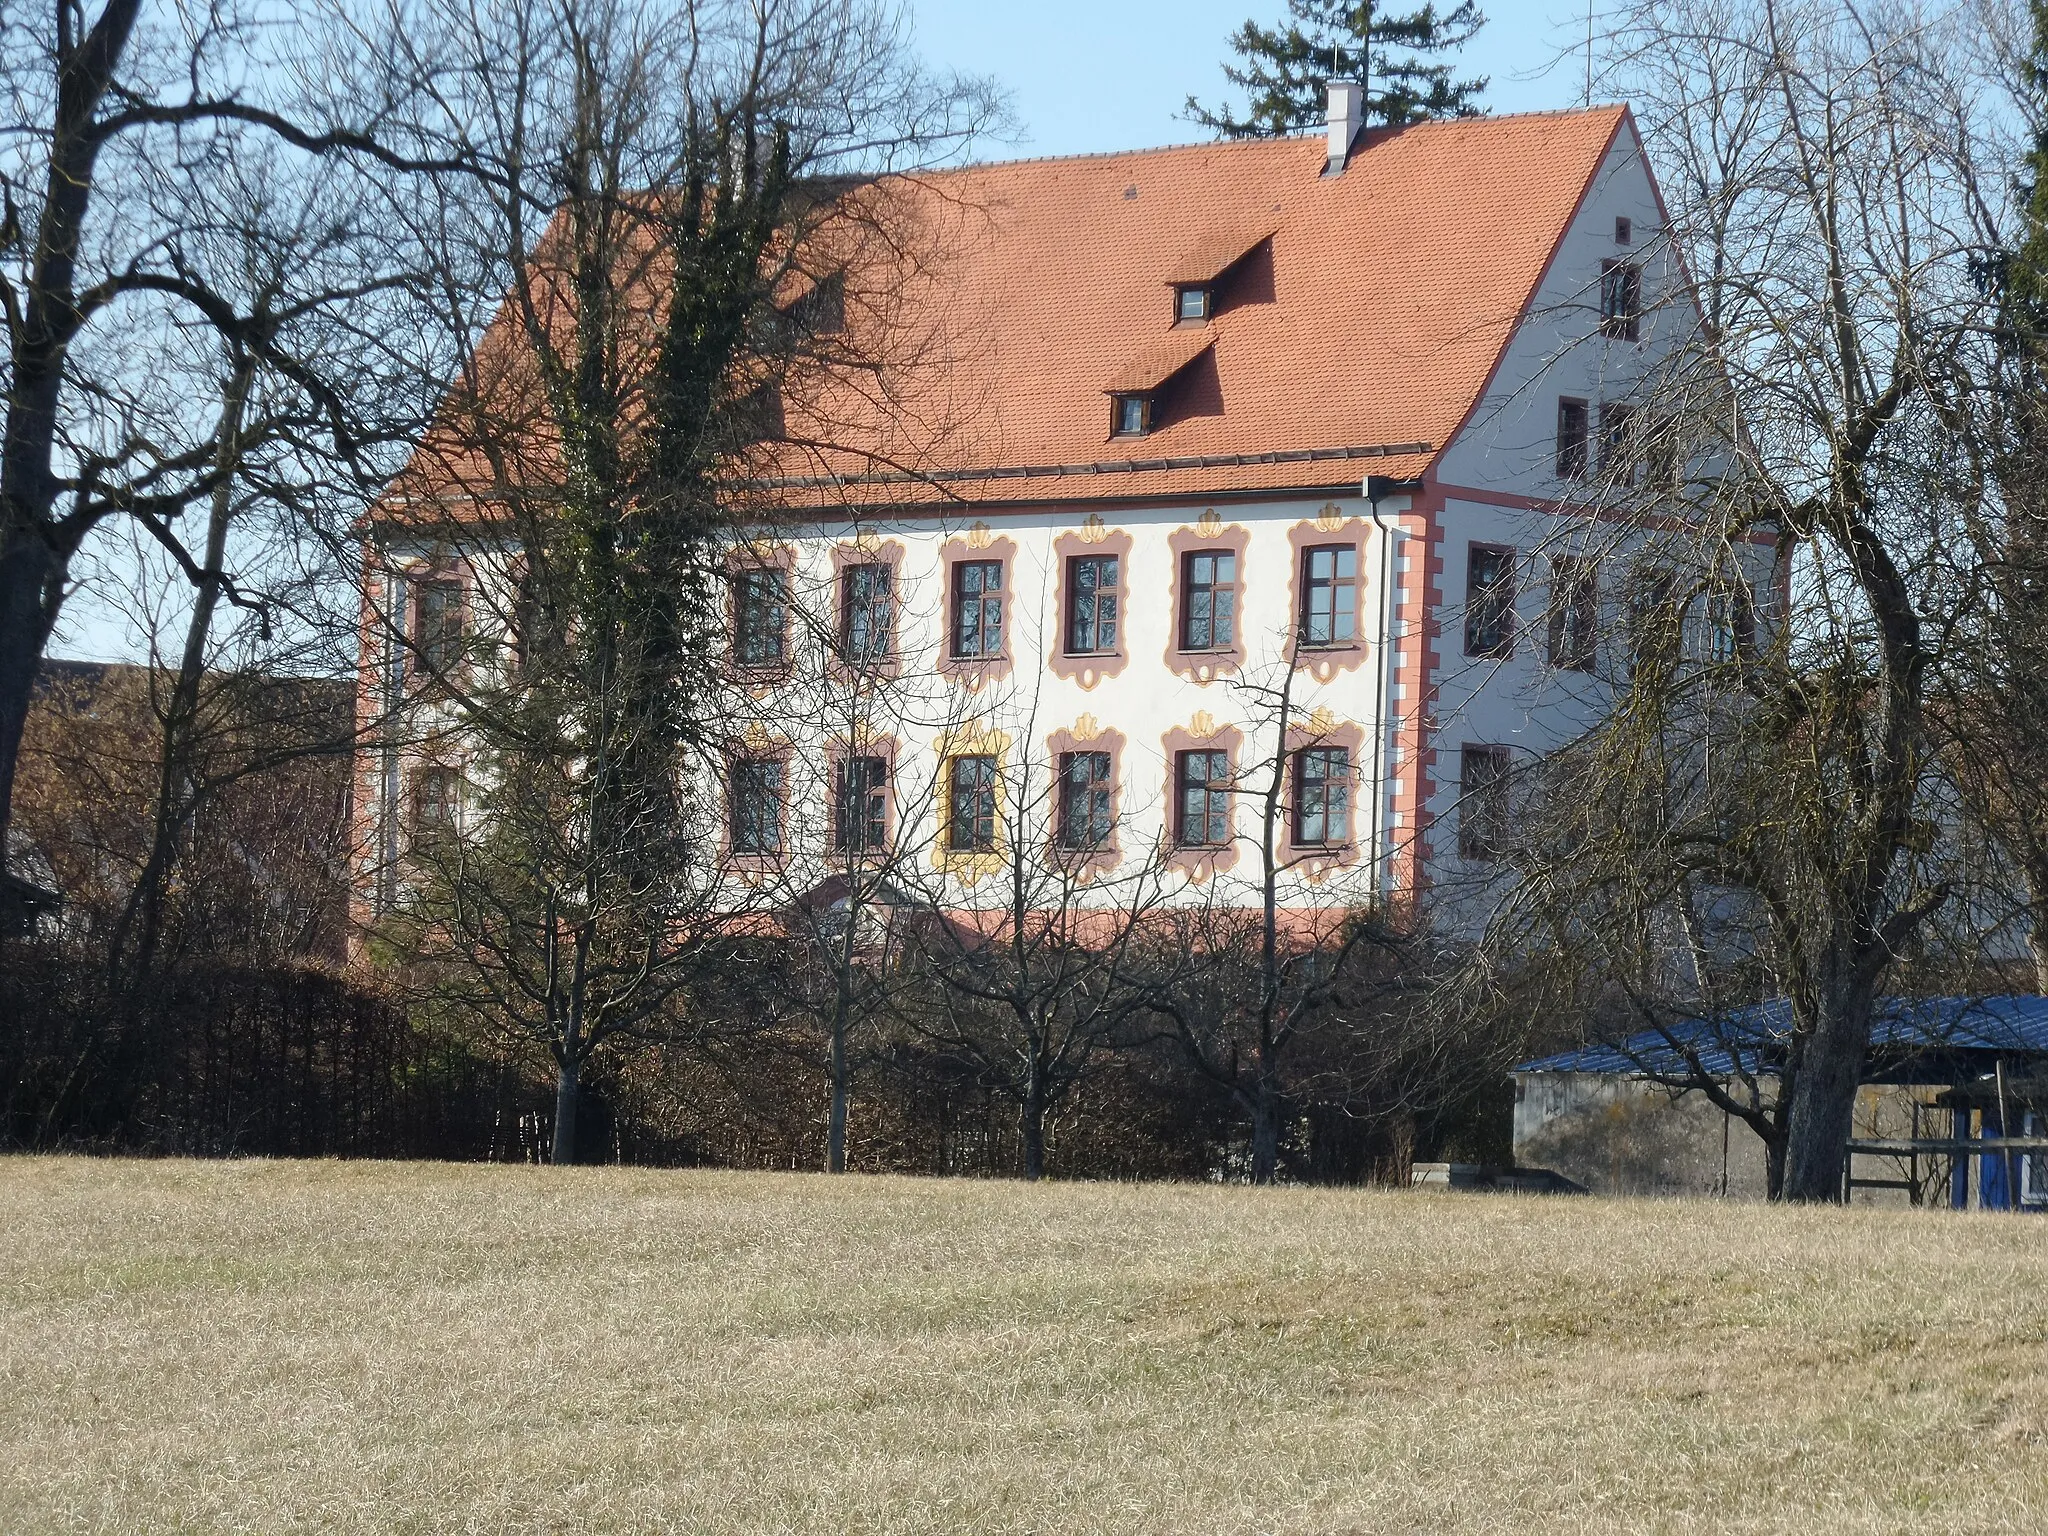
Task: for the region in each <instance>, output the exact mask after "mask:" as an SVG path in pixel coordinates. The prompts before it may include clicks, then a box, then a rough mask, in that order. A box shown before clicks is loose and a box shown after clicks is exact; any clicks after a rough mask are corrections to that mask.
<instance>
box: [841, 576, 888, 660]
mask: <svg viewBox="0 0 2048 1536" xmlns="http://www.w3.org/2000/svg"><path fill="white" fill-rule="evenodd" d="M839 649H840V652H841V653H842V654H843V655H844V656H845V657H846V658H847V660H849V661H873V660H875V659H876V658H877V657H881V656H887V655H889V654H891V653H892V652H893V651H894V650H895V649H896V571H895V568H894V567H892V566H888V565H881V564H873V565H849V566H848V567H846V569H845V570H843V571H841V572H840V573H839Z"/></svg>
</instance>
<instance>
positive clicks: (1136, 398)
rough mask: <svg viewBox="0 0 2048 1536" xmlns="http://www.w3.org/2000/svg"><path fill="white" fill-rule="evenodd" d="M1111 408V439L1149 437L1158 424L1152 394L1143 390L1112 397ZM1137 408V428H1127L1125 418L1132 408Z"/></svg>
mask: <svg viewBox="0 0 2048 1536" xmlns="http://www.w3.org/2000/svg"><path fill="white" fill-rule="evenodd" d="M1109 398H1110V407H1109V435H1110V436H1111V437H1125V438H1129V437H1148V436H1150V435H1151V433H1152V430H1153V428H1154V426H1155V425H1156V422H1155V420H1154V416H1155V405H1154V401H1153V397H1152V396H1151V394H1149V393H1147V392H1145V391H1141V390H1130V391H1127V392H1125V393H1123V394H1118V395H1111V396H1110V397H1109ZM1133 406H1135V407H1137V413H1138V421H1137V425H1136V426H1126V425H1125V424H1124V422H1125V418H1126V416H1127V414H1128V412H1129V411H1130V409H1131V407H1133Z"/></svg>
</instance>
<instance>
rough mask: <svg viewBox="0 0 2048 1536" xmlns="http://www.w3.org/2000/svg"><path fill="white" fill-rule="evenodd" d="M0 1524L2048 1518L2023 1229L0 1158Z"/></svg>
mask: <svg viewBox="0 0 2048 1536" xmlns="http://www.w3.org/2000/svg"><path fill="white" fill-rule="evenodd" d="M0 1223H4V1228H0V1230H4V1231H5V1233H6V1241H5V1244H4V1249H0V1306H4V1310H5V1332H4V1334H0V1531H6V1532H10V1533H12V1532H41V1531H119V1532H124V1533H125V1532H146V1531H170V1530H180V1531H183V1530H192V1531H208V1532H222V1531H260V1532H265V1533H270V1532H286V1531H364V1532H368V1531H377V1532H392V1531H402V1532H412V1531H418V1532H427V1531H432V1532H437V1533H438V1532H455V1531H494V1532H495V1531H534V1532H540V1531H547V1532H569V1531H643V1530H645V1531H653V1530H688V1531H697V1530H709V1531H788V1532H805V1533H813V1532H819V1533H830V1532H838V1531H932V1532H939V1531H944V1532H955V1531H1036V1532H1048V1533H1050V1532H1072V1531H1131V1532H1166V1531H1190V1532H1193V1531H1230V1532H1238V1531H1243V1532H1253V1531H1375V1532H1378V1531H1389V1532H1407V1531H1415V1532H1429V1533H1432V1536H1434V1533H1441V1532H1459V1533H1462V1532H1536V1531H1542V1532H1551V1531H1558V1532H1571V1533H1575V1536H1580V1533H1591V1532H1610V1531H1616V1532H1618V1531H1630V1532H1634V1531H1707V1530H1712V1531H1788V1532H1789V1531H1799V1532H1811V1531H1816V1530H1824V1531H1887V1532H1890V1531H1923V1530H1924V1531H1937V1530H1939V1531H1960V1530H1972V1531H1979V1530H1982V1531H1989V1530H2007V1531H2037V1530H2048V1221H2039V1220H2033V1219H2028V1218H2014V1217H2000V1216H1992V1215H1968V1216H1963V1215H1954V1214H1947V1213H1939V1214H1937V1213H1923V1212H1907V1211H1895V1212H1881V1211H1861V1210H1858V1211H1850V1212H1840V1211H1805V1210H1772V1209H1760V1208H1756V1207H1750V1206H1726V1205H1716V1204H1707V1203H1700V1204H1679V1203H1667V1204H1650V1203H1632V1202H1622V1201H1595V1200H1588V1199H1577V1200H1574V1199H1539V1198H1529V1197H1521V1198H1517V1197H1506V1196H1499V1197H1495V1196H1468V1195H1457V1194H1419V1193H1418V1194H1409V1193H1388V1192H1373V1191H1358V1192H1353V1191H1331V1190H1296V1189H1286V1190H1250V1189H1234V1188H1233V1189H1216V1188H1204V1187H1195V1186H1157V1185H1154V1186H1145V1185H1098V1184H1078V1185H1077V1184H1049V1185H1043V1186H1039V1187H1036V1188H1033V1187H1027V1186H1024V1185H1018V1184H992V1183H969V1182H926V1181H919V1180H909V1179H874V1178H848V1179H827V1178H824V1177H822V1176H818V1175H761V1174H729V1173H668V1172H654V1171H636V1170H629V1169H569V1170H563V1171H559V1172H558V1171H554V1170H548V1169H530V1168H487V1167H443V1166H426V1165H405V1164H378V1163H265V1162H242V1163H187V1162H156V1163H137V1162H98V1161H85V1160H71V1159H26V1158H20V1159H8V1160H0Z"/></svg>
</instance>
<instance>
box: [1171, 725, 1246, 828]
mask: <svg viewBox="0 0 2048 1536" xmlns="http://www.w3.org/2000/svg"><path fill="white" fill-rule="evenodd" d="M1197 758H1201V759H1203V760H1204V762H1203V769H1204V773H1205V777H1203V778H1202V779H1201V780H1200V781H1199V782H1197V781H1196V780H1194V779H1193V778H1191V777H1190V773H1189V770H1190V769H1191V767H1192V766H1193V765H1194V761H1195V759H1197ZM1219 762H1220V763H1221V764H1222V767H1223V776H1222V778H1221V779H1220V780H1219V779H1218V778H1217V777H1216V776H1215V768H1216V765H1217V763H1219ZM1236 777H1237V775H1236V769H1235V766H1234V765H1233V764H1232V762H1231V760H1230V752H1229V749H1228V748H1223V747H1184V748H1182V749H1181V750H1179V751H1177V752H1175V753H1174V757H1173V788H1174V794H1173V845H1174V847H1176V848H1180V849H1188V850H1198V851H1206V850H1211V849H1218V848H1227V847H1229V846H1230V844H1231V842H1232V837H1231V826H1230V822H1231V810H1232V797H1233V796H1234V795H1235V793H1236ZM1192 794H1199V795H1201V796H1202V797H1203V800H1202V810H1201V814H1200V818H1199V819H1200V820H1201V822H1202V829H1201V830H1202V832H1203V834H1204V835H1203V836H1202V837H1200V838H1191V837H1190V836H1189V835H1188V831H1189V820H1190V818H1189V797H1190V795H1192ZM1219 827H1220V828H1221V833H1222V835H1221V836H1219V837H1211V836H1209V835H1207V834H1209V833H1210V832H1212V831H1215V830H1216V829H1217V828H1219Z"/></svg>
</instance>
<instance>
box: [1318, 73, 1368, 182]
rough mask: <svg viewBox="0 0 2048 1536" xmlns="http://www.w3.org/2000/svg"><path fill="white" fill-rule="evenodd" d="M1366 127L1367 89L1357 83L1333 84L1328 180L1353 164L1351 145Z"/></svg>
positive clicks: (1346, 81) (1326, 174) (1324, 171)
mask: <svg viewBox="0 0 2048 1536" xmlns="http://www.w3.org/2000/svg"><path fill="white" fill-rule="evenodd" d="M1364 126H1365V87H1364V86H1362V85H1360V84H1359V83H1358V82H1357V81H1356V80H1332V81H1331V82H1330V160H1329V163H1328V164H1327V165H1325V166H1324V167H1323V174H1324V175H1325V176H1336V175H1339V174H1341V173H1342V172H1343V169H1344V167H1345V166H1346V165H1348V164H1349V163H1350V161H1351V142H1352V140H1354V139H1356V138H1357V137H1358V130H1359V129H1361V128H1363V127H1364Z"/></svg>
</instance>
